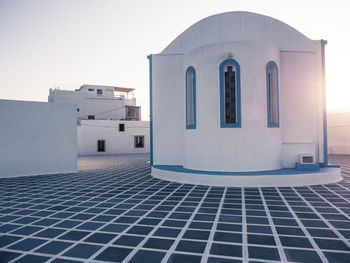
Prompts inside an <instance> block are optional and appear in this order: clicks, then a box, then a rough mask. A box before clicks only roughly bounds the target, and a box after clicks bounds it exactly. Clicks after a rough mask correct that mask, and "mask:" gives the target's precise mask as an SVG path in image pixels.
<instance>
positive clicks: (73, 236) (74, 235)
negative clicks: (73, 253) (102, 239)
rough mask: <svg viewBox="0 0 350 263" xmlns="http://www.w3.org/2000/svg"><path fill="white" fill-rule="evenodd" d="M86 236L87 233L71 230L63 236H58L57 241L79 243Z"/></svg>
mask: <svg viewBox="0 0 350 263" xmlns="http://www.w3.org/2000/svg"><path fill="white" fill-rule="evenodd" d="M88 234H89V232H85V231H77V230H72V231H69V232H68V233H66V234H64V235H63V236H60V237H59V239H64V240H74V241H79V240H81V239H82V238H84V237H85V236H87V235H88Z"/></svg>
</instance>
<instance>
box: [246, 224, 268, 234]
mask: <svg viewBox="0 0 350 263" xmlns="http://www.w3.org/2000/svg"><path fill="white" fill-rule="evenodd" d="M247 232H248V233H261V234H272V230H271V227H269V226H255V225H247Z"/></svg>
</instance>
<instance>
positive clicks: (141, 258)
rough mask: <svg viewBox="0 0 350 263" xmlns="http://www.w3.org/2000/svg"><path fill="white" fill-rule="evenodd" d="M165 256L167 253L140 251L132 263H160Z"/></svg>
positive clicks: (132, 259) (131, 260)
mask: <svg viewBox="0 0 350 263" xmlns="http://www.w3.org/2000/svg"><path fill="white" fill-rule="evenodd" d="M164 256H165V252H159V251H149V250H139V251H137V252H136V254H135V255H134V256H133V257H132V258H131V259H130V261H129V262H130V263H139V262H142V263H160V262H161V261H162V259H163V257H164Z"/></svg>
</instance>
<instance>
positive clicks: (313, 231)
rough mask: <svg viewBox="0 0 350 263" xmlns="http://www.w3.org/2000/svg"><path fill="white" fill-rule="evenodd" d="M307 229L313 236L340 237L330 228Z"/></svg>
mask: <svg viewBox="0 0 350 263" xmlns="http://www.w3.org/2000/svg"><path fill="white" fill-rule="evenodd" d="M307 231H308V232H309V233H310V235H311V236H312V237H331V238H338V236H337V235H336V234H334V232H333V231H332V230H330V229H323V228H308V229H307Z"/></svg>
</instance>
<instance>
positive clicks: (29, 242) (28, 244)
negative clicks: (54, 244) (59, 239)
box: [9, 238, 46, 251]
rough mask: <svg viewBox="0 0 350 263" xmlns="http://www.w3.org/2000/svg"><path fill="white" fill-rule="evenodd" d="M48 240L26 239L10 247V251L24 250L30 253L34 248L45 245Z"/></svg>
mask: <svg viewBox="0 0 350 263" xmlns="http://www.w3.org/2000/svg"><path fill="white" fill-rule="evenodd" d="M45 242H46V240H43V239H37V238H26V239H24V240H22V241H20V242H18V243H16V244H14V245H12V246H10V247H9V248H10V249H15V250H23V251H29V250H32V249H33V248H35V247H37V246H40V245H41V244H43V243H45Z"/></svg>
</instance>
